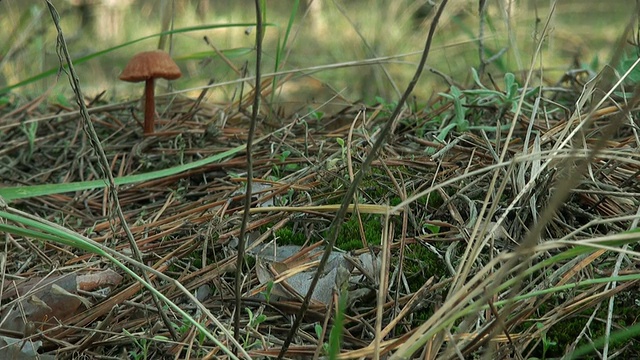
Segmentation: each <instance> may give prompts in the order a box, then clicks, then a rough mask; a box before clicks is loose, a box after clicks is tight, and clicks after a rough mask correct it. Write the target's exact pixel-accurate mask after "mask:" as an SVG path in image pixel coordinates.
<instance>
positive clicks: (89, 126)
mask: <svg viewBox="0 0 640 360" xmlns="http://www.w3.org/2000/svg"><path fill="white" fill-rule="evenodd" d="M46 2H47V7H48V8H49V12H50V13H51V18H52V19H53V23H54V25H55V26H56V30H57V32H58V38H57V53H58V58H59V60H60V66H61V67H62V66H63V64H64V63H66V64H67V65H68V73H67V75H68V77H69V83H70V85H71V88H72V89H73V92H74V94H75V95H76V102H77V103H78V107H79V108H80V118H82V125H83V129H84V131H85V133H86V134H87V136H88V137H89V141H90V143H91V147H92V148H93V150H94V151H95V152H96V155H97V157H98V164H99V165H100V166H99V168H100V170H101V171H102V177H103V178H104V179H105V182H106V185H107V188H108V189H109V199H110V200H111V204H112V205H113V207H114V211H115V213H116V215H117V217H118V219H119V220H120V226H122V230H123V231H124V232H125V234H126V235H127V240H129V246H130V247H131V251H132V252H133V255H134V256H135V259H136V260H137V261H138V262H140V263H143V261H142V254H141V253H140V249H139V248H138V244H137V243H136V239H135V237H134V236H133V234H132V233H131V229H129V226H128V225H127V219H126V217H125V216H124V213H123V212H122V207H121V206H120V200H119V199H118V188H117V187H116V183H115V180H114V178H113V174H111V170H110V166H109V160H108V159H107V155H106V154H105V152H104V149H103V148H102V144H101V143H100V138H99V137H98V133H96V130H95V128H94V127H93V123H92V122H91V118H90V117H89V111H88V110H87V106H86V105H85V103H84V95H83V94H82V89H81V88H80V80H79V79H78V75H77V74H76V71H75V69H74V67H73V63H72V62H71V55H69V49H68V48H67V44H66V41H65V39H64V34H63V33H62V28H61V27H60V15H59V14H58V11H57V10H56V8H55V7H54V6H53V4H52V3H51V1H49V0H46ZM140 273H141V274H142V277H143V279H144V280H145V281H146V282H147V283H149V284H151V280H150V279H149V275H148V274H147V272H146V271H144V270H140ZM149 294H150V295H151V298H152V299H153V303H154V304H155V306H156V310H157V312H158V314H159V315H160V317H161V318H162V321H163V322H164V325H165V326H166V327H167V330H168V331H169V333H170V334H171V337H172V338H173V339H174V340H175V341H178V340H179V339H180V337H179V336H178V333H177V332H176V330H175V328H174V327H173V324H172V323H171V321H170V320H169V317H168V316H167V314H166V313H165V312H164V311H163V309H162V303H161V302H160V300H159V299H158V297H157V296H156V295H155V294H154V293H153V292H149Z"/></svg>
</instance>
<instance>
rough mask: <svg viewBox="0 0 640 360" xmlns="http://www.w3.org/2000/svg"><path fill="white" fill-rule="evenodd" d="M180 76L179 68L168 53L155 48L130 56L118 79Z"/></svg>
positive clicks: (173, 77)
mask: <svg viewBox="0 0 640 360" xmlns="http://www.w3.org/2000/svg"><path fill="white" fill-rule="evenodd" d="M180 76H182V73H181V72H180V68H179V67H178V65H176V63H175V62H174V61H173V60H172V59H171V57H170V56H169V54H167V53H166V52H164V51H162V50H155V51H145V52H141V53H139V54H137V55H136V56H134V57H133V58H131V60H129V63H128V64H127V66H125V68H124V70H123V71H122V74H120V80H123V81H129V82H138V81H145V80H148V79H151V78H159V77H160V78H164V79H167V80H173V79H177V78H179V77H180Z"/></svg>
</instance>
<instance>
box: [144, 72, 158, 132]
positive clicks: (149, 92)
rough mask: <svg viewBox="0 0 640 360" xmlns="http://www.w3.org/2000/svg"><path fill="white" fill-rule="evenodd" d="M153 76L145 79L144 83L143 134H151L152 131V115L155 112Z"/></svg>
mask: <svg viewBox="0 0 640 360" xmlns="http://www.w3.org/2000/svg"><path fill="white" fill-rule="evenodd" d="M153 81H154V78H150V79H147V80H146V81H145V83H144V134H145V135H151V134H153V132H154V123H153V117H154V116H155V114H156V102H155V91H154V90H155V88H154V83H153Z"/></svg>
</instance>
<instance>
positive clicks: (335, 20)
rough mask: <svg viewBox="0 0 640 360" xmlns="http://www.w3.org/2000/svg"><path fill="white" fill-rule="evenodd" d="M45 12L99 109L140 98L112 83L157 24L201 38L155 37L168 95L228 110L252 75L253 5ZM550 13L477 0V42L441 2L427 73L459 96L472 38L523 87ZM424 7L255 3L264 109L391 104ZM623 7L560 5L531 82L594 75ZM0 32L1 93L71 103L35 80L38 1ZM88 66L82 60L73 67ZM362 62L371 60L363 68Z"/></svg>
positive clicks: (156, 4)
mask: <svg viewBox="0 0 640 360" xmlns="http://www.w3.org/2000/svg"><path fill="white" fill-rule="evenodd" d="M52 3H53V4H54V5H55V7H56V8H57V10H58V12H59V13H60V17H61V19H62V27H63V31H64V34H65V37H66V41H67V45H68V47H69V50H70V52H71V55H72V57H73V58H74V59H79V60H78V62H77V63H76V65H75V66H76V71H78V73H79V76H80V81H81V84H82V86H83V90H84V93H85V95H86V96H87V97H93V96H96V95H97V94H99V93H102V92H105V93H104V97H103V98H106V99H109V100H110V101H112V100H113V101H117V100H120V99H128V98H131V97H132V96H139V95H140V94H141V92H142V89H141V87H140V86H136V85H138V84H130V83H124V82H121V81H119V80H118V75H119V74H120V72H121V70H122V68H123V67H124V65H125V64H126V62H127V61H128V60H129V59H130V58H131V57H132V56H133V55H134V54H136V53H137V52H139V51H144V50H152V49H156V48H158V47H159V42H160V37H159V36H153V35H158V34H159V33H161V32H162V29H163V22H164V24H165V25H164V26H165V28H167V29H175V30H178V29H185V28H193V27H198V26H200V27H202V29H200V30H190V31H184V32H176V33H174V34H172V36H171V37H170V38H168V39H166V41H167V42H166V43H165V44H164V46H163V47H164V49H165V50H167V51H170V52H171V54H172V56H173V57H174V58H175V59H176V61H177V63H178V65H179V66H180V68H181V69H182V71H183V73H184V75H183V77H182V78H181V79H179V80H176V81H174V82H172V87H173V89H175V90H181V91H185V92H186V93H187V95H189V96H197V95H198V94H199V93H200V87H202V86H206V85H207V84H208V83H209V82H210V81H213V82H214V86H215V85H216V84H222V83H229V82H230V83H229V84H227V85H224V86H215V87H214V90H213V91H209V93H208V94H207V98H208V100H209V101H212V102H228V101H231V100H234V99H237V98H238V96H239V95H238V94H239V87H240V84H241V82H240V81H238V79H241V78H243V77H244V76H250V75H252V74H253V72H254V58H255V51H254V43H255V29H254V28H253V27H252V26H251V24H253V23H255V8H254V2H253V1H250V0H54V1H52ZM552 4H553V1H549V0H540V1H535V0H520V1H509V0H499V1H494V0H488V1H487V7H488V11H487V16H486V17H485V19H484V20H485V21H484V30H483V33H482V34H480V27H479V24H480V19H479V15H478V14H479V13H478V1H477V0H476V1H467V0H458V1H450V3H449V5H448V6H447V8H446V11H445V14H444V16H443V19H442V20H441V23H440V27H439V30H438V32H437V33H436V38H435V42H434V45H433V50H432V52H431V54H430V55H429V61H428V65H429V66H430V67H432V68H433V69H435V70H436V71H437V72H439V73H441V74H444V75H446V76H448V77H450V79H449V81H455V82H460V83H462V84H469V83H470V81H471V71H470V69H471V68H472V67H475V68H477V67H478V65H479V63H480V57H479V50H478V49H479V39H480V38H482V43H483V46H484V49H485V51H484V53H485V55H484V57H485V59H489V58H491V57H492V56H494V55H496V54H501V55H500V56H498V57H497V58H496V60H495V61H493V62H492V63H491V64H489V65H488V66H487V69H486V72H487V73H488V74H491V75H493V76H495V77H496V78H498V79H499V78H501V77H502V75H503V74H504V73H505V72H513V73H515V74H516V76H517V78H522V76H523V74H524V72H525V71H526V70H528V69H529V68H530V67H531V60H532V54H533V53H534V50H535V41H536V40H537V34H538V33H541V32H542V28H543V26H544V23H545V22H546V21H547V17H548V16H549V13H550V8H551V5H552ZM296 5H299V6H297V8H296ZM432 8H433V6H432V3H431V1H430V0H396V1H386V0H314V1H311V0H303V1H300V2H297V1H294V0H281V1H266V9H265V11H266V15H265V16H266V22H267V23H268V24H269V26H268V27H267V29H266V34H265V42H264V58H263V59H264V64H263V72H264V73H267V74H268V73H274V72H281V71H285V72H287V73H286V75H285V74H283V75H281V76H279V77H278V78H277V80H278V81H283V82H284V85H282V86H279V87H278V88H277V90H274V94H273V98H272V99H273V101H274V102H277V103H278V104H280V105H281V106H282V107H283V108H285V109H287V111H290V112H291V111H297V110H298V109H300V108H304V107H305V106H307V107H310V106H316V105H317V104H322V103H323V102H325V101H332V102H338V103H353V102H355V101H364V102H365V103H371V102H375V101H376V99H378V100H379V99H380V98H383V99H386V100H387V101H394V100H396V99H397V98H398V96H399V94H398V91H402V90H403V89H404V87H405V86H406V85H407V83H408V81H409V80H410V78H411V77H412V75H413V73H414V71H415V67H416V64H417V62H418V60H419V56H420V52H421V50H422V48H423V46H424V42H425V39H426V35H427V32H428V27H429V24H430V20H431V16H432V15H433V12H432ZM633 9H634V2H633V1H624V0H617V1H616V0H614V1H610V2H604V1H600V0H563V1H559V2H558V3H557V6H556V9H555V13H554V14H553V16H552V17H551V21H550V32H549V34H550V35H549V36H548V37H547V38H546V39H544V46H543V50H542V57H541V58H540V59H539V60H538V61H536V63H535V64H534V68H536V69H542V70H544V71H543V72H540V73H539V79H541V80H543V81H548V82H549V83H553V82H554V81H557V80H558V79H559V78H560V77H561V76H562V74H563V73H564V72H566V71H568V70H572V69H577V68H586V69H589V70H593V71H598V70H599V68H601V67H602V66H603V65H604V64H605V63H606V62H607V60H608V57H609V52H610V51H611V50H612V47H613V46H612V44H613V42H614V41H615V39H616V37H617V36H618V35H619V34H620V33H621V32H622V30H623V28H624V26H625V25H626V24H627V22H628V20H629V17H630V16H632V15H633V14H632V12H633ZM290 21H291V24H292V25H291V26H290V27H289V26H288V24H289V23H290ZM214 26H221V27H214ZM0 27H1V28H2V29H3V34H4V36H2V37H1V38H0V89H2V90H0V92H3V93H6V91H7V90H10V91H11V92H12V93H13V94H15V96H26V97H35V96H40V95H43V94H45V95H46V96H47V97H49V98H52V99H60V98H62V97H69V96H71V94H72V92H71V89H70V88H69V86H68V82H67V80H66V79H65V78H63V77H61V78H60V79H58V78H57V77H56V76H55V74H54V75H50V76H44V75H42V74H44V73H45V72H46V71H49V70H52V69H56V68H57V67H58V66H59V61H58V56H57V54H56V31H55V27H54V25H53V22H52V20H51V15H50V13H49V11H48V9H47V6H46V3H45V1H16V0H13V1H12V0H4V1H0ZM288 30H289V31H288ZM145 37H148V38H146V39H144V40H141V41H137V42H133V43H130V42H132V41H136V40H140V39H143V38H145ZM205 37H207V38H208V41H209V43H207V41H205ZM216 50H218V51H220V52H221V54H224V56H220V55H219V53H217V52H216ZM92 55H95V56H92ZM87 56H88V57H89V59H86V60H85V59H83V57H87ZM371 59H379V61H368V62H366V63H365V61H367V60H371ZM346 64H349V65H348V66H347V65H346ZM318 67H319V68H318ZM243 74H244V75H243ZM34 77H36V79H35V80H33V78H34ZM285 80H286V81H285ZM16 85H17V86H16ZM447 87H448V85H447V81H445V79H444V77H443V76H440V75H436V73H433V72H425V73H424V74H423V77H422V79H421V82H420V85H419V86H418V87H417V89H416V91H415V95H416V98H417V99H422V100H426V99H428V98H429V97H430V96H432V95H433V94H436V93H437V92H439V91H443V90H446V89H447ZM314 104H315V105H314Z"/></svg>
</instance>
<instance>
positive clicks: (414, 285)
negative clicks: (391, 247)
mask: <svg viewBox="0 0 640 360" xmlns="http://www.w3.org/2000/svg"><path fill="white" fill-rule="evenodd" d="M403 266H404V273H405V275H406V276H407V280H408V283H409V288H410V289H411V291H417V290H418V289H420V287H421V286H422V285H423V284H424V283H425V281H427V280H428V279H429V278H430V277H432V276H436V277H437V278H442V277H445V276H447V275H448V272H447V266H446V264H445V263H444V261H443V260H441V259H440V258H439V257H438V255H436V254H434V253H433V252H432V251H430V250H429V249H427V248H425V247H424V246H422V245H421V244H410V245H407V248H406V250H405V261H404V264H403Z"/></svg>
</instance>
